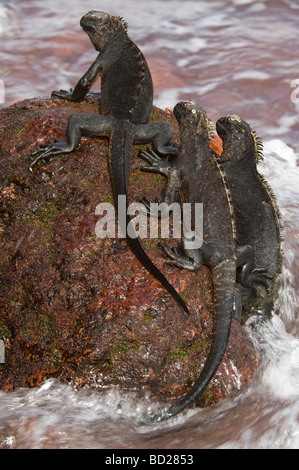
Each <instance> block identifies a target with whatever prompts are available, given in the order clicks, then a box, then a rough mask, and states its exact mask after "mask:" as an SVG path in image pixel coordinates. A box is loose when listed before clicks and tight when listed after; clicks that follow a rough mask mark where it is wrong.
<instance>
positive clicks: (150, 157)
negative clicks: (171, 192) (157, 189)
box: [138, 149, 171, 178]
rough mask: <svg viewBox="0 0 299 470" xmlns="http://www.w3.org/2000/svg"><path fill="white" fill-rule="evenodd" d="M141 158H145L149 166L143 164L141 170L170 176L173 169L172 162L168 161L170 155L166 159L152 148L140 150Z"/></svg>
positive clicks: (139, 155)
mask: <svg viewBox="0 0 299 470" xmlns="http://www.w3.org/2000/svg"><path fill="white" fill-rule="evenodd" d="M138 157H139V158H142V160H145V161H146V162H147V163H148V164H149V166H143V167H142V168H141V171H147V172H150V173H159V174H160V175H163V176H165V177H166V178H167V177H168V176H169V172H170V170H171V163H170V162H169V161H168V157H166V159H165V160H164V159H163V158H161V157H159V155H157V154H156V153H155V152H153V151H152V150H149V149H148V150H140V152H139V154H138Z"/></svg>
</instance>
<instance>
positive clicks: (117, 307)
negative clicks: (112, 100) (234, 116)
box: [0, 94, 257, 406]
mask: <svg viewBox="0 0 299 470" xmlns="http://www.w3.org/2000/svg"><path fill="white" fill-rule="evenodd" d="M74 112H89V113H97V112H98V100H97V95H95V94H91V95H90V96H89V97H88V98H87V99H86V100H85V101H84V102H83V103H80V104H77V103H66V102H64V101H61V100H50V99H49V98H37V99H32V100H26V101H23V102H20V103H17V104H16V105H13V106H11V107H10V108H6V109H3V110H2V111H1V112H0V339H2V340H3V341H4V344H5V363H4V364H0V389H1V390H2V391H6V392H9V391H12V390H16V389H17V388H19V387H34V386H38V385H40V384H41V383H42V382H43V381H44V380H45V379H48V378H52V377H53V378H57V379H59V380H60V381H62V382H65V383H70V384H73V385H74V386H75V387H79V388H80V387H84V386H90V387H94V386H97V387H98V388H99V389H101V388H107V387H115V386H117V387H120V388H121V389H125V390H138V391H139V390H140V391H141V392H142V393H143V392H145V391H147V392H150V393H151V394H152V395H153V397H155V398H157V399H159V400H170V399H171V398H177V397H179V396H181V395H182V394H183V393H185V392H186V391H187V390H188V389H189V388H190V386H191V385H192V383H193V381H194V380H195V379H196V378H197V377H198V375H199V373H200V369H201V367H202V365H203V363H204V362H205V359H206V357H207V354H208V351H209V345H210V341H211V338H212V326H213V299H212V294H211V274H210V271H209V269H208V268H206V267H202V269H201V270H200V271H199V272H198V273H188V272H185V271H181V270H179V269H177V268H172V267H170V266H164V262H165V257H164V255H163V254H162V253H161V252H160V250H159V248H157V243H158V241H159V240H152V239H144V240H143V241H142V243H143V246H144V247H145V249H146V252H147V253H148V255H149V256H150V258H151V259H152V260H153V261H154V263H155V264H156V265H157V266H158V267H159V268H160V269H161V271H163V272H164V273H165V275H166V277H167V278H168V280H169V281H170V282H171V283H172V284H173V285H174V287H175V288H176V289H177V290H178V291H179V292H180V294H181V295H182V296H183V298H184V300H185V301H186V302H187V304H188V306H189V309H190V312H191V314H190V316H189V317H187V316H186V315H185V313H184V312H183V311H182V309H181V308H180V307H179V306H177V305H176V304H175V302H174V301H173V299H172V298H171V297H170V296H169V294H168V293H167V292H166V291H165V289H164V288H163V287H162V286H161V285H160V284H159V283H158V282H157V281H156V280H155V279H153V278H152V276H150V275H149V274H148V273H147V271H146V270H145V269H144V268H143V267H142V266H141V265H140V264H139V262H138V261H137V260H136V259H135V258H134V256H133V255H132V254H131V252H130V250H129V249H128V248H127V246H126V243H125V242H124V240H122V239H117V238H113V239H108V238H106V239H99V238H98V237H97V236H96V233H95V227H96V224H97V221H98V220H99V216H96V215H95V209H96V206H97V205H98V204H99V203H100V202H109V203H112V202H113V199H112V193H111V189H110V180H109V173H108V165H107V153H108V141H107V139H101V138H98V137H93V136H85V137H83V138H82V141H81V144H80V146H79V148H78V149H77V150H76V152H74V153H72V154H70V155H66V156H58V157H56V158H53V159H52V160H50V161H48V162H46V164H43V163H40V164H39V165H38V166H36V167H35V168H34V171H33V173H30V172H29V171H28V165H29V163H30V159H29V156H30V153H31V152H32V151H33V150H35V149H36V148H37V147H38V146H39V145H42V144H46V143H49V142H53V141H54V139H58V140H64V136H65V129H66V125H67V119H68V117H69V115H70V114H72V113H74ZM152 120H153V121H155V120H160V121H161V120H167V121H169V122H172V124H173V125H174V126H175V132H174V140H175V141H176V142H177V143H178V129H177V127H176V124H175V119H174V117H173V116H172V115H170V114H169V113H166V112H164V111H161V110H159V109H157V108H153V112H152ZM139 149H140V147H138V146H135V147H134V154H133V158H132V170H131V174H130V184H129V201H130V202H133V201H134V202H136V201H139V200H140V199H141V198H142V197H143V196H147V197H148V198H149V199H150V200H153V199H154V198H155V197H156V196H157V197H158V198H159V200H162V199H163V190H164V188H165V180H164V179H163V178H162V177H160V176H155V175H153V174H147V173H144V172H141V171H140V168H141V167H142V166H143V165H144V162H142V161H141V160H139V159H138V158H137V153H138V150H139ZM171 242H172V243H173V244H175V245H176V244H177V241H176V240H172V241H170V243H171ZM256 367H257V354H256V351H255V349H254V347H253V345H252V343H251V341H250V340H249V338H248V336H247V333H246V331H245V330H244V328H243V327H242V326H241V325H239V323H237V322H236V321H233V324H232V329H231V337H230V341H229V344H228V348H227V352H226V354H225V357H224V360H223V361H222V364H221V366H220V367H219V370H218V372H217V374H216V375H215V377H214V379H213V381H212V382H211V384H210V386H209V387H208V389H207V391H206V392H205V393H204V395H203V396H202V397H201V399H200V400H199V402H198V403H197V405H198V406H208V405H210V404H212V403H215V402H217V401H219V400H220V399H222V398H224V397H225V396H227V394H229V393H231V392H233V391H236V390H238V389H240V387H241V386H242V385H246V384H248V383H249V382H250V380H251V378H252V376H253V375H254V372H255V370H256Z"/></svg>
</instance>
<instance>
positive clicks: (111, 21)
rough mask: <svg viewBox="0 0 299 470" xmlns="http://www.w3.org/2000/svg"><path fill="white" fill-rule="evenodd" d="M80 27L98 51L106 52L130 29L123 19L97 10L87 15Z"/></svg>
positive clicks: (82, 19)
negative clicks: (109, 45) (106, 49)
mask: <svg viewBox="0 0 299 470" xmlns="http://www.w3.org/2000/svg"><path fill="white" fill-rule="evenodd" d="M80 25H81V27H82V29H83V31H85V32H86V34H88V36H89V39H90V41H91V43H92V44H93V46H94V48H95V49H96V50H97V51H102V50H104V49H105V48H106V46H107V45H108V43H109V42H110V41H111V40H113V39H114V38H117V37H119V36H120V35H126V34H127V28H128V25H127V23H126V22H125V21H124V20H123V19H122V18H121V17H119V16H111V15H108V13H105V12H103V11H96V10H91V11H89V12H88V13H86V14H85V15H84V16H83V17H82V18H81V20H80Z"/></svg>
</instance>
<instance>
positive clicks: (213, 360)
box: [139, 101, 263, 421]
mask: <svg viewBox="0 0 299 470" xmlns="http://www.w3.org/2000/svg"><path fill="white" fill-rule="evenodd" d="M174 114H175V116H176V118H177V120H178V122H179V125H180V137H181V144H180V147H179V152H178V155H177V156H175V157H174V158H173V161H172V165H170V163H168V162H166V161H164V160H162V159H161V158H160V157H159V156H158V155H156V154H155V153H154V152H152V151H142V152H140V153H139V156H140V157H141V158H143V159H144V160H146V161H147V162H148V163H149V165H150V166H147V167H145V168H144V170H146V171H154V172H158V173H161V174H163V175H164V176H167V177H168V183H167V188H166V196H165V202H166V203H167V204H171V203H172V202H173V201H174V200H177V199H179V200H180V202H181V203H184V202H189V203H191V204H192V207H193V205H194V204H196V203H200V202H201V203H203V240H202V246H201V248H200V249H192V248H190V241H192V239H190V238H189V236H188V234H185V237H184V239H183V245H184V251H185V255H186V256H181V255H179V254H178V253H177V252H176V250H171V249H169V247H167V246H166V245H162V244H161V247H162V249H163V251H164V252H165V253H166V254H167V255H168V256H169V257H170V258H171V260H169V261H167V263H168V264H173V265H176V266H178V267H180V268H184V269H188V270H191V271H196V270H198V269H199V268H200V267H201V266H202V264H205V265H207V266H209V267H210V268H211V270H212V278H213V298H214V311H215V313H214V315H215V318H214V329H213V340H212V344H211V348H210V352H209V355H208V358H207V361H206V362H205V364H204V366H203V369H202V371H201V373H200V376H199V378H198V379H197V380H196V382H195V383H194V385H193V386H192V387H191V389H190V390H189V391H188V392H187V393H186V394H185V396H183V397H182V398H181V399H180V400H179V401H178V402H176V403H174V404H173V405H171V406H170V407H168V408H167V409H166V410H164V411H162V412H161V413H160V414H157V415H155V416H154V417H153V418H151V420H153V421H162V420H164V419H167V418H169V417H171V416H174V415H176V414H177V413H179V412H180V411H182V410H183V409H184V408H186V407H187V406H188V405H190V404H191V403H192V402H193V401H194V400H195V399H196V398H198V397H199V396H200V395H201V394H202V393H203V391H204V390H205V388H206V387H207V386H208V384H209V382H210V380H211V379H212V378H213V376H214V374H215V372H216V371H217V369H218V366H219V364H220V362H221V360H222V358H223V355H224V353H225V350H226V346H227V341H228V338H229V334H230V325H231V319H232V316H233V314H234V310H235V308H236V307H237V306H238V304H237V302H236V301H235V300H236V299H235V294H236V270H237V268H238V267H239V266H246V265H247V264H248V263H250V262H251V259H252V256H253V250H252V247H250V246H245V245H244V246H238V247H237V246H236V243H235V227H234V218H233V216H234V214H233V208H232V204H231V201H230V194H229V190H228V188H227V185H226V182H225V178H224V175H223V172H222V170H221V167H220V165H219V163H218V162H217V158H216V155H215V154H214V152H213V150H212V149H211V148H210V142H209V137H210V125H209V122H208V118H207V115H206V112H205V111H204V109H202V108H201V107H200V106H198V105H197V104H196V103H194V102H192V101H187V102H180V103H178V104H177V105H176V106H175V108H174ZM188 244H189V247H187V246H188ZM242 274H243V276H244V278H243V280H242V282H243V283H244V284H245V285H247V286H250V284H251V283H253V282H258V281H259V280H260V278H262V279H263V273H261V274H259V273H251V272H250V270H248V269H244V270H243V271H242ZM249 274H250V278H249Z"/></svg>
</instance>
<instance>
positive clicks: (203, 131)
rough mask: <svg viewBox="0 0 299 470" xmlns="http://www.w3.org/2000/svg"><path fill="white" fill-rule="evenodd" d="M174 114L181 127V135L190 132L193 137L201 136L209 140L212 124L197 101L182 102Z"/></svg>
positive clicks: (176, 106) (176, 107)
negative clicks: (185, 131)
mask: <svg viewBox="0 0 299 470" xmlns="http://www.w3.org/2000/svg"><path fill="white" fill-rule="evenodd" d="M173 113H174V115H175V117H176V119H177V121H178V123H179V125H180V130H181V133H182V132H184V130H188V131H189V132H190V130H191V131H192V132H193V135H195V134H200V135H202V136H204V137H207V138H209V136H210V124H209V119H208V117H207V114H206V111H205V110H204V108H202V107H201V106H199V105H198V104H197V103H195V101H180V102H179V103H177V104H176V105H175V107H174V109H173Z"/></svg>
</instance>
